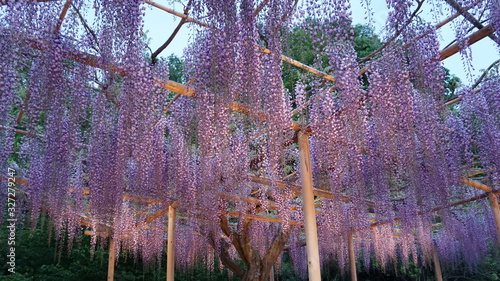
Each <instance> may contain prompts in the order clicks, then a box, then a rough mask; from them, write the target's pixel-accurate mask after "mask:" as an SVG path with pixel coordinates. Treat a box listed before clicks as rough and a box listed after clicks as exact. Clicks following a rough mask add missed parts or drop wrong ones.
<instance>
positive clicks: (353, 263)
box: [348, 232, 358, 281]
mask: <svg viewBox="0 0 500 281" xmlns="http://www.w3.org/2000/svg"><path fill="white" fill-rule="evenodd" d="M353 235H354V233H353V232H349V242H348V243H349V264H350V267H351V281H358V276H357V274H356V253H355V252H354V237H353Z"/></svg>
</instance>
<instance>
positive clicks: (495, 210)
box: [488, 192, 500, 244]
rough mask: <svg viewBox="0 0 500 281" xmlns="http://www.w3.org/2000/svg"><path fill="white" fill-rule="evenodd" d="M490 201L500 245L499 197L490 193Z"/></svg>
mask: <svg viewBox="0 0 500 281" xmlns="http://www.w3.org/2000/svg"><path fill="white" fill-rule="evenodd" d="M488 199H489V200H490V206H491V211H492V212H493V220H494V221H495V229H496V231H497V238H498V243H499V244H500V207H499V206H498V196H497V195H496V194H495V193H494V192H489V193H488Z"/></svg>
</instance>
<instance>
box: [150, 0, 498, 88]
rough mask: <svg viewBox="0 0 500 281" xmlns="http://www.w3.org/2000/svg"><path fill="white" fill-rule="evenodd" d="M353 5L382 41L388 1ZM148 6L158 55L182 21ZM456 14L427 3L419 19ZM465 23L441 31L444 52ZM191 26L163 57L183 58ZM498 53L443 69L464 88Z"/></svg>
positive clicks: (480, 50)
mask: <svg viewBox="0 0 500 281" xmlns="http://www.w3.org/2000/svg"><path fill="white" fill-rule="evenodd" d="M156 2H157V3H159V4H162V5H164V6H166V7H169V8H171V9H174V10H176V11H178V12H182V10H183V6H182V4H180V3H178V2H177V3H175V2H176V1H174V3H173V4H172V3H171V2H172V1H168V0H156ZM360 2H364V3H366V2H370V7H371V11H372V13H371V15H370V17H368V18H367V17H366V11H367V9H366V4H365V5H364V6H362V5H361V4H360ZM427 2H428V1H427ZM351 3H352V9H351V10H352V12H353V21H354V23H355V24H357V23H360V24H367V23H369V24H370V25H372V26H373V27H374V28H375V32H376V33H377V34H378V35H379V36H380V37H381V38H384V34H383V31H384V26H385V21H386V19H387V14H388V9H387V7H386V4H385V0H360V1H351ZM147 6H148V7H147V8H146V16H145V21H144V30H146V31H148V37H149V38H150V39H151V41H150V47H151V49H152V50H153V51H155V50H156V49H158V47H160V46H161V45H162V44H163V43H164V42H165V41H166V40H167V39H168V37H169V36H170V34H171V33H172V31H173V30H174V29H175V27H176V26H177V24H178V23H179V21H180V19H179V18H178V17H176V16H174V15H171V14H168V13H167V12H164V11H162V10H159V9H157V8H154V7H152V6H149V5H147ZM454 13H455V11H451V10H444V11H442V10H437V9H435V8H434V7H433V6H432V4H427V3H426V4H424V5H423V7H422V11H421V13H420V14H419V16H420V17H422V18H423V19H425V20H426V21H428V22H430V23H432V24H436V23H439V22H441V21H442V20H443V19H445V18H447V17H448V16H449V15H451V14H454ZM462 21H464V19H463V17H459V18H457V19H455V20H454V21H452V22H451V23H449V24H447V25H445V26H444V27H442V28H441V29H439V37H440V48H441V49H443V48H444V47H445V46H446V45H448V44H449V43H450V42H451V41H453V40H454V39H455V33H454V31H453V30H454V26H455V25H458V24H460V23H461V22H462ZM467 24H468V23H467ZM188 25H189V24H184V26H183V27H182V29H181V30H180V32H179V33H178V34H177V36H176V37H175V39H174V40H173V42H172V43H171V44H170V45H169V46H168V47H167V48H166V49H165V50H164V51H163V52H162V56H168V55H169V54H171V53H174V54H176V55H177V56H182V54H183V50H184V48H186V47H187V45H188V42H189V36H190V28H189V26H188ZM499 50H500V48H498V47H497V46H496V44H495V43H494V42H493V41H492V40H491V39H490V38H484V39H483V40H481V41H479V42H477V43H475V44H474V45H472V46H471V51H472V62H471V65H472V67H473V70H472V71H471V72H470V74H468V73H469V72H468V71H467V68H468V67H467V66H466V65H465V64H464V60H462V58H461V55H460V54H455V55H454V56H452V57H450V58H447V59H446V60H444V61H443V65H444V66H445V67H446V68H448V69H450V70H451V73H453V74H455V75H456V76H458V77H459V78H460V79H461V80H462V82H463V83H464V84H469V85H470V84H472V83H473V82H474V81H475V80H476V79H477V77H479V76H480V75H481V73H482V71H481V70H484V69H486V68H487V67H488V66H489V65H490V64H491V63H492V62H494V61H495V60H498V59H500V55H499Z"/></svg>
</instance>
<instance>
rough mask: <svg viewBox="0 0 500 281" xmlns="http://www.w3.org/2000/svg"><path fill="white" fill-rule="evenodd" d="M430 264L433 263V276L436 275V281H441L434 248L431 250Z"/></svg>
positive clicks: (441, 277)
mask: <svg viewBox="0 0 500 281" xmlns="http://www.w3.org/2000/svg"><path fill="white" fill-rule="evenodd" d="M432 262H433V263H434V274H435V275H436V281H443V274H442V273H441V264H440V263H439V257H438V254H437V250H436V246H434V247H433V249H432Z"/></svg>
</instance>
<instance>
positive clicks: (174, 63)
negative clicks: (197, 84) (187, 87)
mask: <svg viewBox="0 0 500 281" xmlns="http://www.w3.org/2000/svg"><path fill="white" fill-rule="evenodd" d="M167 61H168V69H169V72H170V80H172V81H175V82H179V83H185V82H186V81H185V76H184V61H183V60H182V59H181V58H179V57H178V56H176V55H174V54H170V56H168V58H167Z"/></svg>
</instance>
